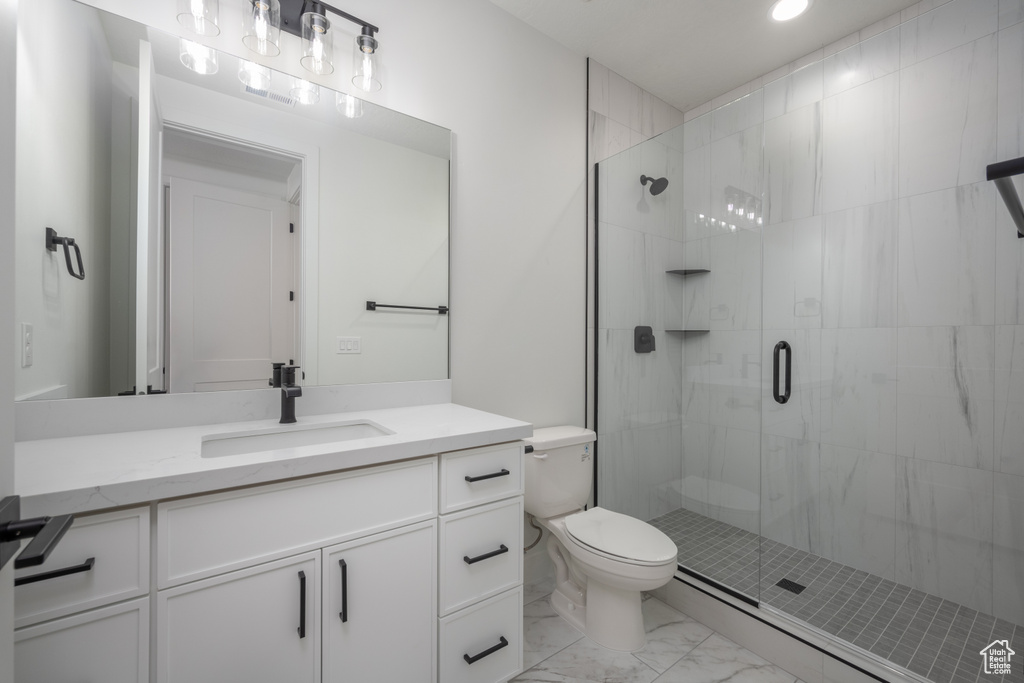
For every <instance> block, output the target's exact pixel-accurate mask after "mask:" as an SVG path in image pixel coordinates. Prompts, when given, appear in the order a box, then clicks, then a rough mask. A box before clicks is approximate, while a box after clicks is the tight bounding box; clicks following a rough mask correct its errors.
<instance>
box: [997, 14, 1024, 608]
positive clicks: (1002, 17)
mask: <svg viewBox="0 0 1024 683" xmlns="http://www.w3.org/2000/svg"><path fill="white" fill-rule="evenodd" d="M1022 21H1024V0H999V28H1008V27H1010V26H1013V25H1015V24H1019V23H1020V22H1022ZM1018 623H1019V622H1018Z"/></svg>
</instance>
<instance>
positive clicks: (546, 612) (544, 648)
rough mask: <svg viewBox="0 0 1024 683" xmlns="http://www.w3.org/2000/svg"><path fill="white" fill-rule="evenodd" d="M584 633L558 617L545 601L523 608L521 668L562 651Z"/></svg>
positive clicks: (534, 602) (548, 601)
mask: <svg viewBox="0 0 1024 683" xmlns="http://www.w3.org/2000/svg"><path fill="white" fill-rule="evenodd" d="M582 637H583V634H582V633H580V632H579V631H577V630H576V629H575V628H573V627H572V626H571V625H570V624H569V622H567V621H566V620H565V619H563V618H562V617H560V616H559V615H558V614H557V613H556V612H555V610H554V608H553V607H552V606H551V601H550V600H548V599H547V598H544V599H541V600H535V601H533V602H531V603H528V604H527V605H526V606H524V607H523V666H524V667H525V668H527V669H529V668H531V667H533V666H535V665H537V664H539V663H540V662H543V661H544V660H545V659H547V658H548V657H550V656H551V655H553V654H556V653H558V652H560V651H561V650H564V649H565V648H567V647H569V646H570V645H572V644H573V643H575V642H576V641H578V640H579V639H580V638H582Z"/></svg>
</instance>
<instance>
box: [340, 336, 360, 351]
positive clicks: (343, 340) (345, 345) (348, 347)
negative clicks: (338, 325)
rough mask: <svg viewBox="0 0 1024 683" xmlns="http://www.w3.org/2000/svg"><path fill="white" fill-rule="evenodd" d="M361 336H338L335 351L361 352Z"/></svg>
mask: <svg viewBox="0 0 1024 683" xmlns="http://www.w3.org/2000/svg"><path fill="white" fill-rule="evenodd" d="M362 347H363V340H362V337H338V343H337V347H336V349H335V352H336V353H362V352H363V350H362Z"/></svg>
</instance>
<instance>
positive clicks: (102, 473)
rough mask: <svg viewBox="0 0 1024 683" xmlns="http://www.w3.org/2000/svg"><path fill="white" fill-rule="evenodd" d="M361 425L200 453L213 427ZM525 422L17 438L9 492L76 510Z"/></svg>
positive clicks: (394, 420)
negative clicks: (345, 434)
mask: <svg viewBox="0 0 1024 683" xmlns="http://www.w3.org/2000/svg"><path fill="white" fill-rule="evenodd" d="M339 422H370V423H373V424H375V425H378V426H380V427H383V428H384V429H385V430H387V431H389V432H392V433H391V434H387V435H383V436H370V437H366V438H359V439H354V440H350V441H340V442H334V443H326V444H320V445H309V446H301V447H297V448H278V449H275V450H264V451H261V452H252V453H243V454H240V455H225V456H220V457H206V458H204V457H202V454H201V453H202V442H203V440H204V438H207V439H208V438H209V437H211V436H214V438H216V435H218V434H227V433H233V432H250V431H252V432H255V431H261V430H268V429H273V430H277V429H279V428H284V429H298V430H308V429H310V427H311V426H313V425H317V426H320V425H329V424H333V423H339ZM532 433H533V427H532V426H531V425H530V424H529V423H526V422H520V421H519V420H513V419H511V418H507V417H501V416H499V415H493V414H491V413H485V412H482V411H479V410H474V409H472V408H466V407H464V406H460V405H455V404H453V403H443V404H435V405H421V406H412V407H404V408H386V409H380V410H365V411H352V412H345V413H333V414H327V415H316V416H310V417H302V418H300V419H299V422H298V423H297V424H295V425H279V424H278V422H277V420H254V421H248V422H232V423H223V424H216V425H201V426H190V427H176V428H173V429H153V430H147V431H134V432H119V433H112V434H98V435H92V436H77V437H66V438H57V439H40V440H36V441H23V442H18V443H16V444H15V491H16V492H17V493H18V494H19V495H21V497H22V503H21V505H22V511H23V515H25V516H39V515H51V516H52V515H57V514H67V513H83V512H89V511H93V510H101V509H104V508H110V507H118V506H124V505H133V504H137V503H145V502H149V501H153V500H160V499H164V498H171V497H175V496H187V495H195V494H199V493H206V492H209V491H216V490H218V489H225V488H231V487H235V486H249V485H252V484H262V483H268V482H272V481H277V480H280V479H288V478H291V477H302V476H309V475H315V474H321V473H325V472H331V471H336V470H343V469H349V468H353V467H365V466H369V465H378V464H383V463H387V462H394V461H397V460H405V459H409V458H416V457H422V456H427V455H434V454H437V453H442V452H445V451H455V450H461V449H464V448H474V447H476V446H483V445H487V444H492V443H501V442H505V441H516V440H518V439H521V438H525V437H528V436H530V435H531V434H532Z"/></svg>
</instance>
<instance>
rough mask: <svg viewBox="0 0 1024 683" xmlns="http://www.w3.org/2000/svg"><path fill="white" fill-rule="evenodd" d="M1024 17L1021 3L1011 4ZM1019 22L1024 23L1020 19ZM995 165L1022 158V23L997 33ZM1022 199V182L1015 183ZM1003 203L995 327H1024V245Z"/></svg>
mask: <svg viewBox="0 0 1024 683" xmlns="http://www.w3.org/2000/svg"><path fill="white" fill-rule="evenodd" d="M1014 2H1015V3H1017V7H1018V9H1019V10H1020V12H1021V14H1022V15H1024V9H1020V8H1021V7H1022V6H1024V0H1014ZM1021 21H1024V19H1022V20H1021ZM998 110H999V125H998V129H999V130H998V137H999V140H998V145H997V147H998V153H997V156H998V161H1003V160H1007V159H1016V158H1018V157H1020V156H1022V155H1024V23H1017V24H1016V25H1014V26H1012V28H1008V29H1006V30H1004V31H1000V32H999V104H998ZM1014 184H1015V185H1016V186H1017V193H1018V194H1022V195H1024V178H1022V177H1020V176H1018V177H1017V178H1015V179H1014ZM1021 242H1022V240H1018V239H1017V228H1016V226H1015V225H1014V223H1013V220H1012V219H1011V218H1010V214H1009V212H1008V211H1007V210H1006V206H1005V205H1004V204H1003V201H1002V199H998V200H997V205H996V245H997V248H996V323H997V324H1001V325H1019V324H1022V323H1024V245H1022V244H1021Z"/></svg>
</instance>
